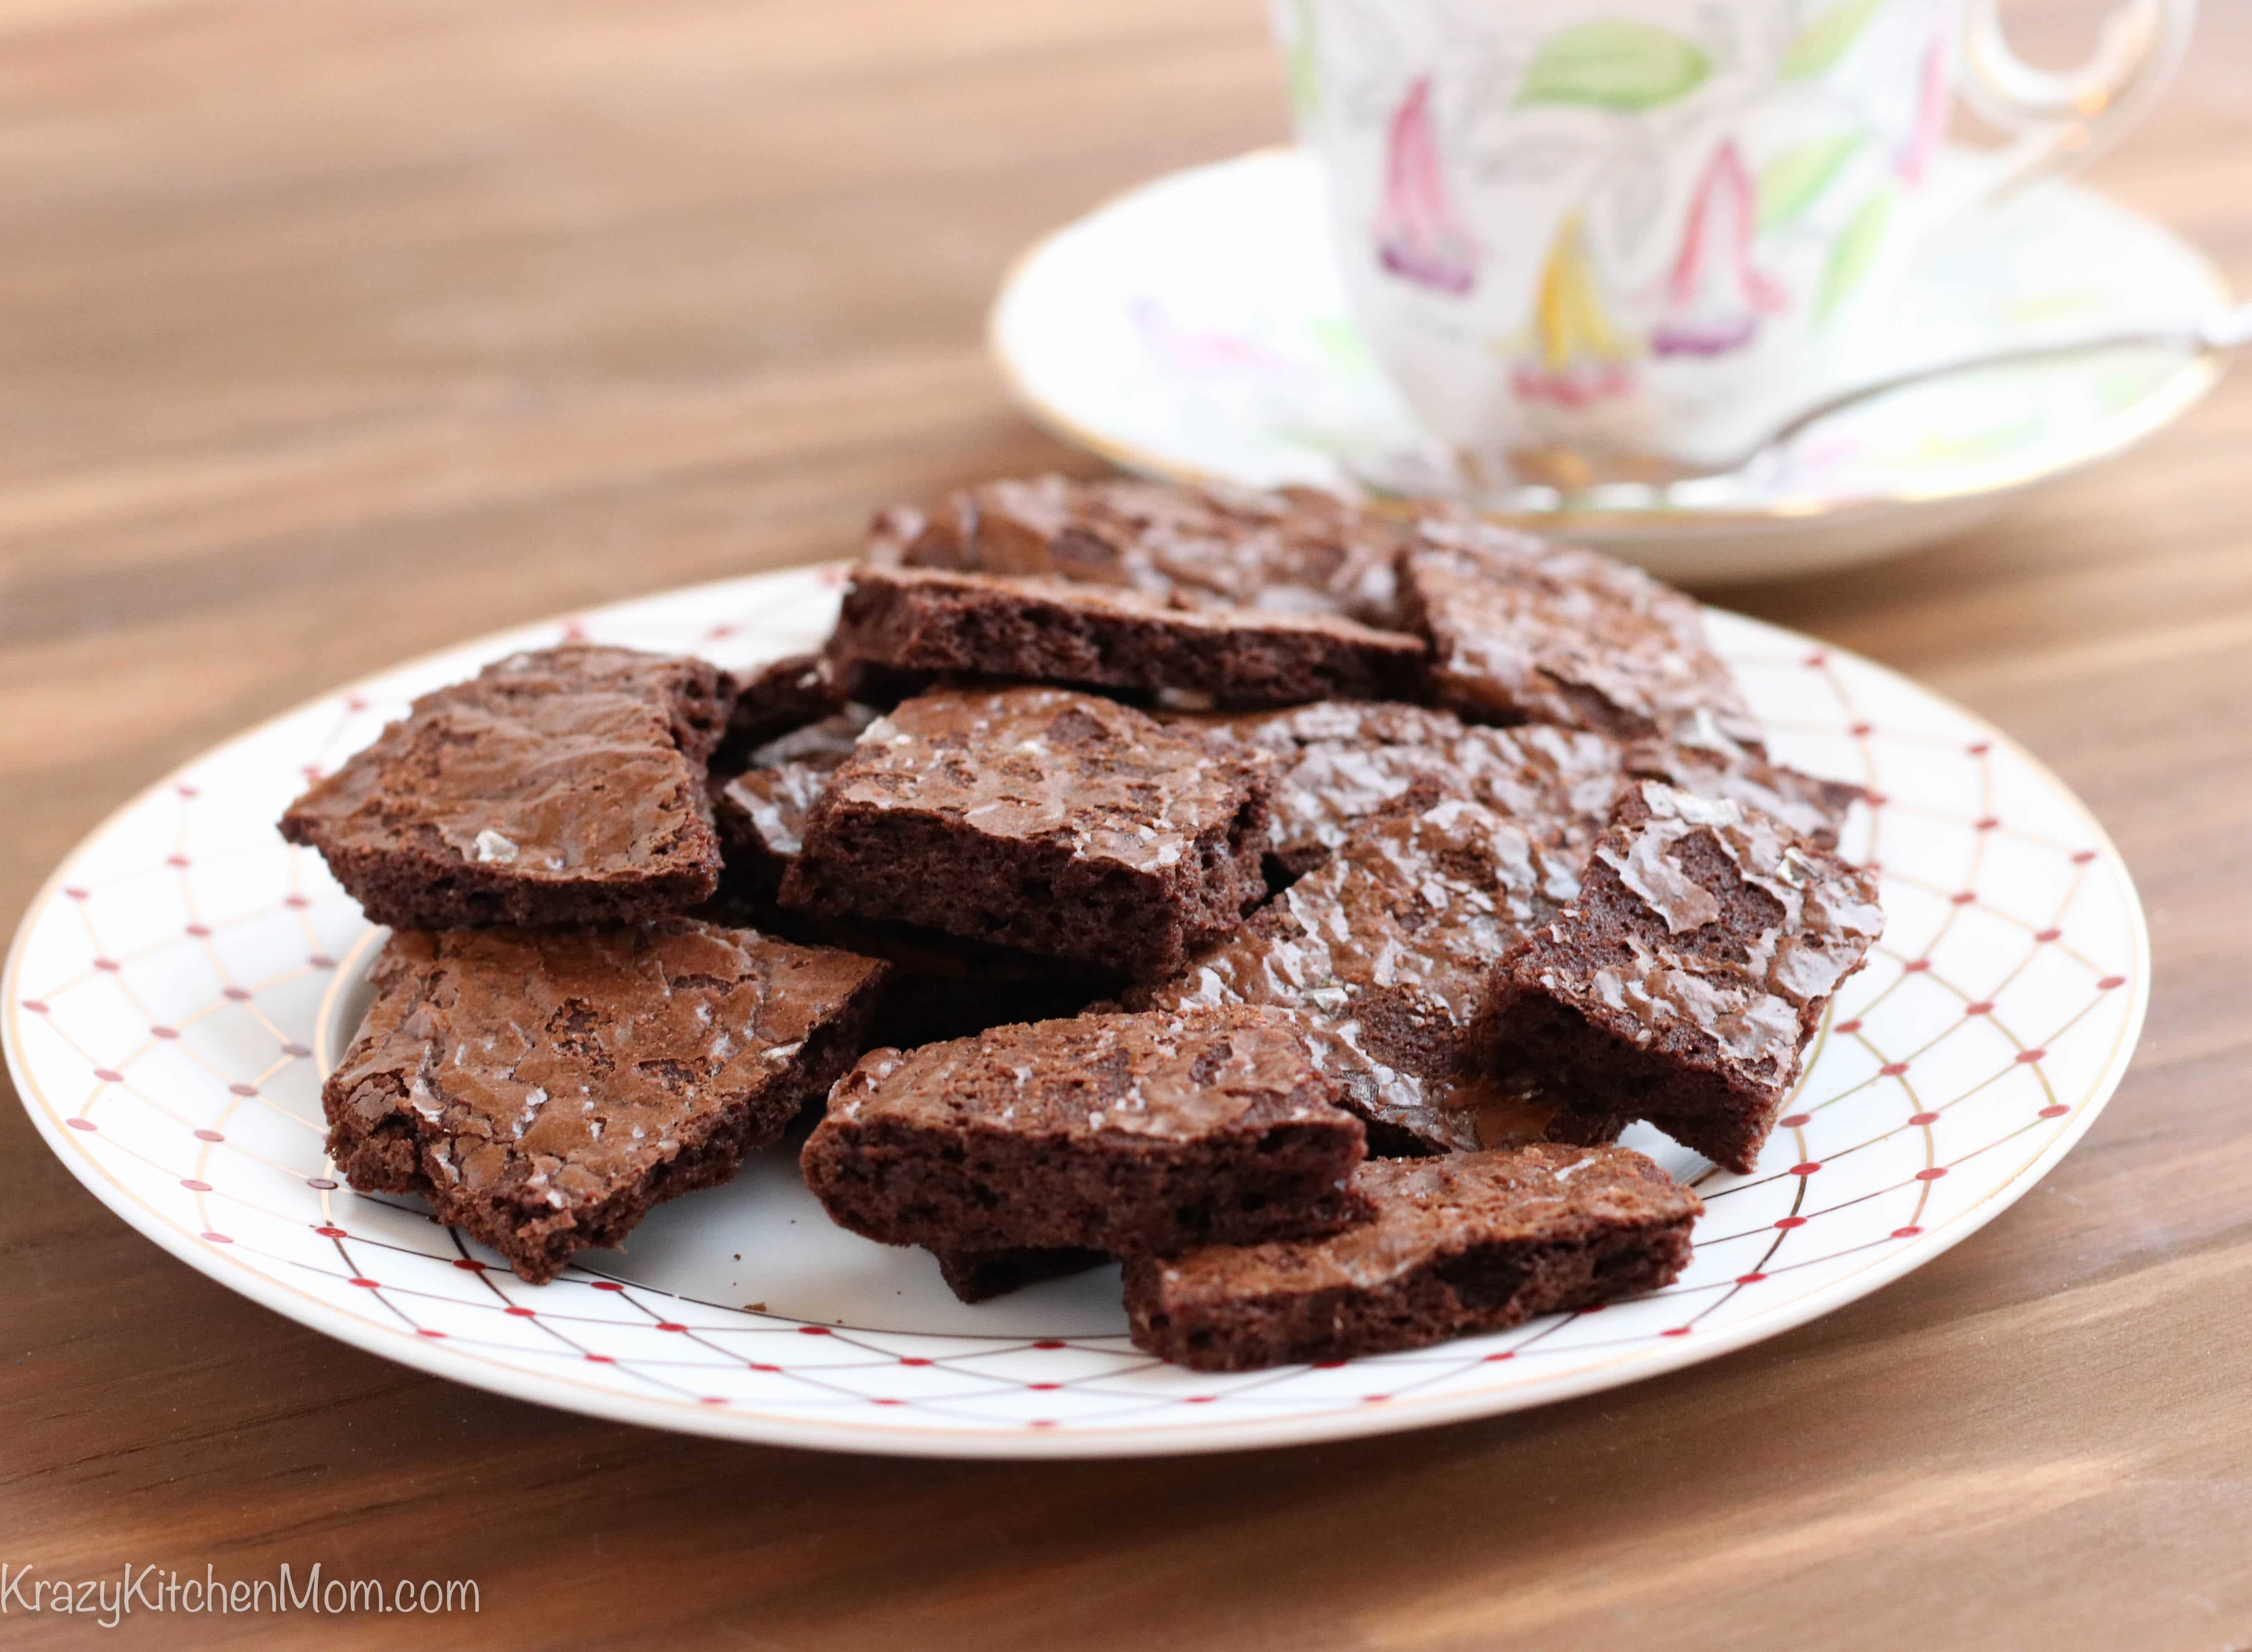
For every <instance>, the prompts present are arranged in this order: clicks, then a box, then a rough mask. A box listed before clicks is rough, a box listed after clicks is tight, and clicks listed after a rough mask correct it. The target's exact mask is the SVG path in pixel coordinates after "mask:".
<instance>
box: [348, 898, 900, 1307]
mask: <svg viewBox="0 0 2252 1652" xmlns="http://www.w3.org/2000/svg"><path fill="white" fill-rule="evenodd" d="M885 970H886V966H885V965H883V964H881V963H878V962H875V961H871V960H869V959H865V958H857V957H854V956H852V955H851V954H849V953H842V952H834V951H829V950H824V949H819V948H810V947H796V946H791V945H789V944H788V943H787V942H783V941H773V940H769V939H768V938H767V937H765V936H763V935H760V934H753V933H751V932H749V931H747V930H727V929H721V928H718V927H714V926H712V925H709V924H704V923H699V922H697V921H695V920H690V919H678V918H676V919H662V920H657V922H655V923H652V924H649V925H633V926H623V927H614V928H602V929H581V930H572V931H555V930H539V931H518V930H507V929H484V930H455V931H451V932H447V933H437V934H434V933H431V932H429V931H425V930H402V931H400V933H398V934H394V935H393V936H392V937H391V939H390V941H388V942H387V943H386V946H385V947H384V949H383V952H382V954H380V955H379V957H378V959H377V961H376V964H375V967H374V969H373V972H372V978H373V981H374V983H375V989H376V997H375V1002H374V1003H373V1005H372V1006H371V1007H370V1009H369V1010H368V1012H367V1016H366V1018H365V1021H364V1022H363V1023H362V1024H361V1026H360V1029H359V1032H358V1036H357V1037H356V1038H354V1039H353V1040H352V1043H351V1048H350V1049H348V1050H347V1051H345V1052H344V1059H343V1060H342V1061H341V1062H340V1063H339V1064H338V1065H337V1070H336V1071H335V1072H333V1073H331V1074H330V1076H329V1079H328V1082H327V1083H326V1085H325V1086H323V1090H322V1094H321V1100H322V1105H323V1109H324V1111H325V1112H326V1114H327V1115H328V1121H329V1151H330V1154H332V1155H333V1156H335V1158H336V1161H337V1166H338V1168H339V1170H341V1171H342V1172H343V1174H344V1178H345V1179H346V1180H347V1181H348V1182H350V1183H351V1185H352V1186H353V1187H355V1188H358V1189H359V1190H361V1191H363V1192H383V1193H420V1194H422V1195H424V1196H425V1197H427V1198H428V1199H429V1200H430V1202H431V1204H432V1205H433V1207H434V1213H435V1215H436V1218H437V1219H438V1220H439V1221H441V1222H445V1223H448V1224H451V1225H457V1226H460V1227H462V1228H464V1229H466V1230H467V1231H468V1232H469V1233H470V1234H471V1235H472V1236H474V1237H475V1238H476V1239H482V1240H483V1241H484V1242H485V1243H486V1244H488V1245H490V1246H492V1247H493V1248H494V1249H496V1250H497V1251H498V1252H500V1253H501V1254H502V1255H503V1256H504V1257H506V1258H507V1259H508V1262H509V1265H510V1267H513V1268H514V1269H515V1270H516V1272H517V1273H518V1274H520V1275H521V1276H522V1277H524V1278H525V1279H526V1280H529V1281H532V1282H533V1283H535V1284H538V1283H543V1282H545V1281H547V1280H550V1279H553V1277H554V1276H555V1275H556V1274H558V1273H559V1272H560V1271H561V1270H562V1268H563V1267H564V1265H565V1264H566V1262H567V1261H568V1260H569V1259H570V1257H571V1255H572V1253H574V1252H576V1251H580V1250H584V1249H586V1248H587V1247H589V1246H614V1245H615V1244H617V1243H618V1242H619V1241H620V1240H621V1239H623V1238H624V1237H625V1235H626V1234H627V1232H629V1231H630V1230H631V1229H632V1228H633V1226H634V1225H635V1224H636V1223H637V1222H639V1221H640V1220H641V1218H642V1217H643V1214H644V1213H645V1212H646V1211H648V1209H649V1207H650V1205H652V1204H656V1203H657V1201H659V1200H661V1199H668V1198H672V1197H676V1196H678V1195H679V1194H682V1193H687V1192H692V1191H693V1190H696V1189H698V1188H701V1187H709V1186H711V1185H712V1184H714V1183H719V1182H723V1181H725V1180H726V1179H727V1178H728V1177H730V1176H732V1175H733V1174H734V1171H735V1170H736V1167H737V1166H738V1165H739V1164H740V1163H741V1162H742V1159H743V1157H744V1156H745V1155H746V1154H748V1153H751V1152H753V1151H754V1150H756V1149H759V1148H761V1147H764V1146H766V1145H768V1143H769V1142H774V1141H775V1140H776V1139H778V1138H779V1137H780V1136H781V1135H782V1132H783V1130H784V1129H785V1128H787V1127H788V1126H789V1122H790V1121H791V1120H793V1119H794V1118H795V1117H796V1115H797V1114H798V1112H799V1110H800V1109H801V1108H803V1107H804V1106H805V1104H806V1103H807V1102H808V1101H810V1100H814V1099H815V1098H817V1097H818V1096H819V1095H820V1094H821V1093H823V1092H824V1090H825V1089H826V1088H827V1087H828V1086H829V1085H830V1084H831V1083H832V1082H833V1081H834V1080H835V1079H836V1078H837V1076H838V1074H839V1073H841V1072H843V1071H844V1070H845V1068H846V1067H847V1066H849V1065H851V1062H852V1059H853V1058H854V1057H855V1056H857V1055H858V1053H859V1052H860V1050H861V1049H862V1047H863V1043H862V1040H863V1038H864V1037H865V1030H866V1026H867V1023H868V1020H869V1017H870V1016H871V1014H872V1011H873V1010H874V1007H875V1003H876V996H877V991H878V989H879V987H880V986H881V984H882V980H883V976H884V974H885Z"/></svg>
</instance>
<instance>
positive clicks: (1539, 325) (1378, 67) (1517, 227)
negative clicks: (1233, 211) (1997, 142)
mask: <svg viewBox="0 0 2252 1652" xmlns="http://www.w3.org/2000/svg"><path fill="white" fill-rule="evenodd" d="M2194 5H2195V0H2130V3H2129V4H2128V5H2127V6H2125V7H2124V9H2123V10H2120V11H2119V12H2117V13H2116V14H2115V15H2114V16H2113V17H2112V18H2111V19H2110V23H2109V24H2107V25H2106V28H2105V31H2104V33H2103V40H2102V44H2101V45H2100V46H2099V48H2098V50H2097V52H2096V56H2095V58H2094V59H2092V60H2091V61H2090V63H2089V65H2088V66H2086V67H2085V68H2084V69H2082V70H2081V71H2079V72H2078V73H2073V74H2068V75H2058V74H2050V73H2043V72H2040V71H2036V70H2033V69H2030V68H2027V67H2026V66H2025V65H2023V64H2022V63H2020V62H2019V61H2018V59H2015V58H2014V57H2013V56H2012V55H2011V53H2010V52H2009V49H2008V47H2007V46H2006V45H2005V44H2004V42H2003V40H2002V36H2001V32H2000V29H1999V26H1998V23H1997V21H1996V17H1995V10H1994V7H1995V0H1275V22H1276V29H1277V31H1278V33H1279V35H1280V37H1281V39H1282V47H1283V52H1284V56H1285V60H1286V63H1287V65H1288V68H1289V85H1290V92H1291V99H1292V103H1293V106H1294V110H1295V114H1296V122H1297V128H1298V133H1299V137H1300V141H1301V142H1302V144H1303V146H1304V148H1305V149H1307V150H1308V151H1309V152H1310V153H1311V154H1312V155H1313V156H1315V157H1316V158H1317V162H1318V163H1319V164H1320V166H1321V168H1322V170H1323V171H1324V175H1325V176H1326V177H1327V180H1328V184H1329V194H1330V202H1331V219H1332V223H1333V239H1334V241H1335V244H1336V247H1337V253H1338V261H1339V264H1340V266H1341V268H1342V272H1343V274H1344V278H1345V287H1346V290H1347V292H1348V294H1349V295H1350V296H1351V300H1352V306H1353V309H1354V312H1355V315H1356V317H1357V319H1358V322H1359V326H1360V329H1361V330H1362V332H1363V334H1364V335H1365V337H1366V340H1367V342H1368V344H1369V345H1370V347H1371V348H1372V349H1373V351H1374V353H1375V355H1376V357H1377V359H1378V360H1379V361H1380V363H1381V364H1383V366H1384V367H1385V369H1386V371H1387V373H1388V374H1389V376H1390V377H1391V378H1392V379H1393V380H1394V383H1395V384H1396V385H1397V386H1398V387H1399V389H1400V391H1401V393H1402V394H1403V395H1404V397H1405V398H1406V399H1407V401H1408V405H1409V406H1410V407H1411V408H1412V409H1413V410H1414V413H1415V414H1416V416H1417V418H1418V420H1420V422H1421V424H1422V426H1423V427H1424V428H1425V430H1426V431H1427V432H1428V434H1430V435H1431V436H1432V437H1434V438H1435V439H1436V441H1438V442H1439V443H1441V444H1442V445H1443V446H1444V447H1445V448H1448V449H1449V450H1450V451H1451V454H1452V455H1453V456H1454V457H1455V458H1456V460H1457V461H1458V462H1462V463H1463V464H1464V465H1466V466H1467V467H1468V468H1470V469H1472V470H1473V471H1474V472H1476V473H1477V474H1479V475H1484V476H1487V477H1490V478H1492V479H1496V480H1499V479H1504V478H1507V477H1514V478H1516V479H1519V480H1528V481H1560V482H1563V483H1565V484H1566V485H1572V484H1577V483H1583V482H1589V481H1600V480H1604V479H1609V478H1616V477H1624V476H1635V475H1662V474H1665V473H1667V472H1669V471H1672V472H1678V471H1679V470H1681V469H1691V470H1694V469H1700V468H1707V467H1710V466H1712V465H1713V464H1717V463H1721V462H1726V461H1727V459H1728V458H1729V457H1730V456H1731V455H1738V454H1741V453H1742V452H1743V451H1745V450H1746V449H1748V448H1750V447H1751V446H1754V445H1755V444H1756V443H1757V442H1758V441H1759V440H1760V439H1761V438H1762V436H1763V435H1764V434H1766V433H1767V432H1768V431H1769V430H1771V429H1772V428H1774V427H1776V425H1778V424H1780V423H1781V422H1782V421H1783V420H1784V419H1786V418H1787V417H1788V416H1789V415H1790V413H1792V412H1794V411H1795V410H1797V408H1798V407H1800V406H1804V405H1806V404H1808V403H1810V402H1811V401H1813V400H1815V399H1818V397H1819V396H1820V395H1822V394H1823V393H1825V392H1826V391H1829V390H1832V389H1834V388H1835V387H1836V385H1837V381H1838V376H1839V375H1840V372H1841V371H1842V369H1843V365H1844V364H1845V361H1846V359H1847V357H1848V352H1849V351H1852V350H1853V347H1854V346H1856V345H1858V346H1860V347H1861V348H1860V349H1859V351H1858V353H1859V355H1860V356H1862V357H1866V356H1867V354H1868V350H1867V346H1869V345H1870V344H1871V343H1872V342H1873V340H1872V337H1871V335H1872V334H1875V335H1878V336H1880V335H1881V333H1882V331H1883V329H1884V327H1885V325H1886V317H1887V306H1888V305H1889V304H1890V302H1892V300H1893V298H1894V294H1895V291H1896V289H1897V288H1898V285H1899V282H1900V279H1901V275H1902V274H1903V272H1904V271H1905V270H1906V268H1907V267H1908V264H1909V262H1910V260H1911V259H1912V258H1913V256H1914V254H1915V251H1916V249H1917V248H1918V247H1919V246H1921V245H1922V244H1923V243H1925V242H1926V241H1928V240H1929V239H1930V238H1931V237H1932V236H1933V235H1934V234H1935V233H1936V232H1938V231H1939V230H1940V229H1941V228H1942V227H1943V226H1944V225H1945V224H1946V223H1947V222H1948V221H1949V220H1950V219H1952V218H1954V217H1955V216H1956V215H1957V214H1958V213H1961V212H1964V211H1966V210H1969V211H1976V210H1979V209H1980V208H1982V207H1983V206H1984V205H1988V204H1991V203H1993V202H1995V201H1997V200H1998V198H2000V197H2001V196H2002V195H2003V194H2004V193H2005V191H2008V190H2011V189H2013V188H2016V187H2018V186H2019V185H2021V184H2024V183H2026V181H2028V180H2029V179H2031V178H2033V177H2036V176H2038V175H2040V174H2041V173H2044V172H2047V171H2051V170H2057V169H2060V168H2061V167H2064V166H2067V165H2070V164H2075V163H2078V162H2080V161H2082V160H2084V159H2085V158H2086V157H2087V156H2089V155H2090V154H2091V153H2093V152H2094V151H2095V149H2096V148H2097V147H2098V146H2099V145H2100V144H2102V143H2103V142H2109V141H2110V139H2111V138H2112V137H2114V136H2116V135H2117V133H2118V132H2119V131H2120V130H2121V129H2122V128H2123V127H2124V125H2125V124H2127V123H2128V122H2130V121H2132V120H2133V119H2134V118H2135V117H2136V116H2137V115H2139V113H2140V112H2141V110H2142V109H2143V108H2144V107H2145V106H2146V105H2147V102H2148V101H2149V99H2150V98H2151V95H2153V94H2155V92H2156V91H2157V89H2158V87H2159V85H2160V84H2161V83H2162V82H2163V80H2164V79H2165V74H2166V73H2167V72H2168V71H2169V70H2171V68H2172V66H2173V65H2174V63H2175V62H2176V61H2177V60H2178V59H2179V55H2180V52H2181V49H2182V45H2183V44H2184V41H2185V38H2186V34H2187V31H2188V27H2189V23H2190V19H2191V16H2192V13H2193V9H2194ZM1958 93H1959V94H1961V95H1962V96H1964V98H1965V100H1966V101H1969V102H1970V103H1971V105H1972V106H1973V107H1974V108H1976V109H1977V112H1978V113H1979V114H1980V115H1983V116H1984V117H1985V118H1986V119H1987V120H1988V121H1992V122H1994V123H1996V124H1998V125H2000V126H2002V127H2004V128H2005V129H2009V130H2013V131H2015V132H2016V134H2017V138H2016V141H2015V142H2013V143H2012V144H2010V145H2007V146H2005V147H2004V148H2002V149H1997V150H1991V151H1987V152H1985V153H1984V154H1983V155H1981V156H1978V157H1977V158H1976V159H1975V160H1966V159H1965V158H1964V156H1962V154H1961V153H1960V152H1959V151H1955V150H1951V149H1949V148H1948V147H1947V146H1946V145H1945V144H1944V143H1943V137H1944V134H1945V132H1946V128H1947V125H1948V120H1949V116H1950V113H1951V112H1952V110H1953V108H1954V104H1955V101H1956V98H1957V94H1958Z"/></svg>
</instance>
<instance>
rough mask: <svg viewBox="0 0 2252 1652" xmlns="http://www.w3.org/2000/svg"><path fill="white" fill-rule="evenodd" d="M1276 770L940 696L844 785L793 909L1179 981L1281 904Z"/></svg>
mask: <svg viewBox="0 0 2252 1652" xmlns="http://www.w3.org/2000/svg"><path fill="white" fill-rule="evenodd" d="M1265 767H1266V765H1265V763H1264V761H1263V760H1259V759H1258V757H1257V754H1256V753H1230V752H1220V751H1215V750H1214V749H1213V747H1211V746H1207V745H1206V744H1204V743H1202V742H1199V741H1195V740H1189V739H1182V738H1180V737H1179V736H1178V735H1174V734H1171V733H1168V732H1166V731H1165V730H1164V727H1163V726H1161V725H1159V724H1157V722H1156V721H1154V720H1153V719H1151V718H1148V717H1146V716H1144V715H1143V713H1141V712H1139V711H1135V710H1133V709H1132V708H1130V707H1128V706H1123V705H1116V704H1115V703H1114V702H1112V701H1109V700H1105V699H1099V698H1095V697H1093V696H1091V695H1085V694H1074V693H1072V692H1069V691H1066V690H1062V689H1049V688H1017V689H1002V690H986V691H960V690H949V691H941V692H938V693H934V694H926V695H923V696H921V698H916V699H913V700H908V701H907V702H905V703H904V704H902V705H900V707H899V708H898V709H897V710H896V711H893V712H892V714H891V715H890V716H889V717H887V718H883V719H881V720H880V721H879V722H876V723H874V724H872V725H870V726H869V728H868V730H867V732H865V734H864V735H863V736H862V737H861V739H860V742H859V745H858V747H857V748H856V749H855V750H854V752H853V754H852V756H851V758H849V759H848V760H846V761H845V763H844V764H843V766H842V767H839V768H838V770H837V773H836V774H835V776H834V777H833V778H832V779H831V783H830V786H829V788H828V789H827V790H826V791H825V792H824V793H823V794H822V796H821V799H820V801H819V802H817V803H816V804H815V806H814V808H813V810H812V812H811V814H810V815H809V816H807V819H806V823H805V838H804V847H803V852H802V853H800V855H799V856H798V857H797V860H796V864H794V865H792V866H791V867H790V869H789V873H788V875H787V876H786V877H785V878H783V880H782V904H783V905H784V906H791V907H796V908H798V909H801V910H803V911H809V912H813V913H821V914H825V915H831V916H842V917H858V918H876V919H889V920H898V921H900V922H905V923H911V924H920V925H923V926H925V927H929V928H933V929H937V930H940V931H942V932H944V933H946V934H952V935H960V936H963V937H965V938H967V939H970V940H973V941H989V942H992V943H996V944H998V945H1002V946H1007V947H1015V948H1018V950H1021V951H1025V952H1030V953H1034V954H1039V955H1040V956H1043V957H1052V958H1062V959H1070V960H1075V961H1080V962H1083V963H1086V964H1089V965H1093V966H1095V968H1101V969H1105V970H1109V971H1112V972H1114V973H1115V974H1116V975H1122V976H1128V977H1138V978H1143V979H1148V978H1152V977H1155V976H1158V975H1164V974H1166V973H1168V972H1170V971H1171V970H1172V969H1174V968H1178V966H1179V964H1180V962H1181V961H1182V960H1183V959H1184V958H1185V956H1186V955H1187V954H1188V951H1189V949H1190V948H1191V947H1195V946H1198V945H1200V944H1202V943H1203V942H1206V941H1210V940H1212V939H1213V938H1215V937H1216V936H1219V935H1221V934H1227V932H1228V931H1229V930H1231V929H1233V928H1234V927H1235V925H1236V924H1237V922H1238V921H1239V920H1241V917H1242V914H1243V913H1244V912H1245V911H1246V909H1248V907H1249V906H1252V905H1253V904H1254V903H1255V901H1257V900H1259V899H1261V898H1262V897H1263V896H1264V894H1265V893H1266V882H1265V879H1264V878H1262V875H1261V871H1260V856H1261V852H1262V850H1263V848H1264V847H1265V844H1266V841H1267V836H1268V816H1267V803H1268V795H1269V789H1270V788H1269V782H1268V778H1267V775H1266V773H1265Z"/></svg>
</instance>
